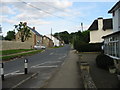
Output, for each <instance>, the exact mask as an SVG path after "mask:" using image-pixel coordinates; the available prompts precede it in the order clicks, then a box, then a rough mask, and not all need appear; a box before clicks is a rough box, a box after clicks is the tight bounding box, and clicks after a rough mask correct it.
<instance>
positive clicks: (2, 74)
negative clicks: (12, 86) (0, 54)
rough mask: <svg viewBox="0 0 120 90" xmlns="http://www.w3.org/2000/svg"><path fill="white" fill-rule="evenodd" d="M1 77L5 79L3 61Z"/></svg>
mask: <svg viewBox="0 0 120 90" xmlns="http://www.w3.org/2000/svg"><path fill="white" fill-rule="evenodd" d="M1 78H2V80H4V64H3V63H1Z"/></svg>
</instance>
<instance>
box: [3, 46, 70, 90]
mask: <svg viewBox="0 0 120 90" xmlns="http://www.w3.org/2000/svg"><path fill="white" fill-rule="evenodd" d="M69 51H70V45H65V46H64V47H61V48H54V49H48V50H46V51H45V52H42V53H38V54H35V55H32V56H27V57H25V58H27V59H28V70H29V72H38V73H39V75H38V76H39V78H37V77H35V78H33V80H31V81H29V83H25V84H24V85H22V86H20V88H21V87H22V88H26V87H27V88H30V87H31V88H36V87H37V88H39V87H40V83H41V85H42V81H41V80H47V78H49V77H50V75H51V74H52V73H53V72H54V70H55V69H56V68H57V67H59V66H61V65H62V64H63V63H64V60H65V58H66V57H67V55H68V53H69ZM23 70H24V58H19V59H16V60H13V61H9V62H6V63H4V72H5V76H9V75H11V74H14V73H17V72H19V73H23ZM40 73H41V74H40ZM40 77H41V78H40ZM36 80H37V81H39V82H37V81H36ZM33 81H35V82H36V83H34V84H33ZM30 82H31V83H30Z"/></svg>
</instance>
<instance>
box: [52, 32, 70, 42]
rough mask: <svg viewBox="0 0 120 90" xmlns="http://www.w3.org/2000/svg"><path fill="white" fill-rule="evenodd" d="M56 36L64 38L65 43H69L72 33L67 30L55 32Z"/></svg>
mask: <svg viewBox="0 0 120 90" xmlns="http://www.w3.org/2000/svg"><path fill="white" fill-rule="evenodd" d="M54 36H55V37H57V38H59V39H61V40H63V41H64V42H65V44H69V41H70V39H69V37H70V34H69V33H68V32H67V31H64V32H60V33H55V34H54Z"/></svg>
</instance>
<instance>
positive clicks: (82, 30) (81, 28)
mask: <svg viewBox="0 0 120 90" xmlns="http://www.w3.org/2000/svg"><path fill="white" fill-rule="evenodd" d="M82 31H83V23H82V22H81V32H82Z"/></svg>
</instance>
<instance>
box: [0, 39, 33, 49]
mask: <svg viewBox="0 0 120 90" xmlns="http://www.w3.org/2000/svg"><path fill="white" fill-rule="evenodd" d="M0 42H1V41H0ZM31 48H33V43H32V42H20V41H2V48H0V50H1V49H2V50H9V49H31Z"/></svg>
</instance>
